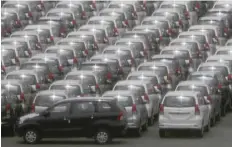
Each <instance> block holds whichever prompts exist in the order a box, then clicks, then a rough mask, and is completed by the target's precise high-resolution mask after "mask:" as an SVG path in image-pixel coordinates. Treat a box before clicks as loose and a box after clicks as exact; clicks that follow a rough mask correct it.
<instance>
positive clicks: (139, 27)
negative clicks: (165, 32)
mask: <svg viewBox="0 0 232 147" xmlns="http://www.w3.org/2000/svg"><path fill="white" fill-rule="evenodd" d="M146 28H147V29H157V30H159V29H160V28H159V27H157V25H155V24H154V25H138V26H135V27H134V28H133V29H146Z"/></svg>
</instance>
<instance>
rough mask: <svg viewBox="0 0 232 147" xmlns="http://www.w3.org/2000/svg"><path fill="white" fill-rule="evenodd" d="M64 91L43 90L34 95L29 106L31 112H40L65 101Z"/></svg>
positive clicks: (65, 94) (66, 96)
mask: <svg viewBox="0 0 232 147" xmlns="http://www.w3.org/2000/svg"><path fill="white" fill-rule="evenodd" d="M67 98H68V95H67V93H66V91H65V90H44V91H40V92H38V93H37V94H36V96H35V98H34V101H33V103H32V106H31V112H37V113H39V112H42V111H44V110H46V109H47V108H48V107H50V106H52V105H53V104H55V103H57V102H59V101H61V100H64V99H67Z"/></svg>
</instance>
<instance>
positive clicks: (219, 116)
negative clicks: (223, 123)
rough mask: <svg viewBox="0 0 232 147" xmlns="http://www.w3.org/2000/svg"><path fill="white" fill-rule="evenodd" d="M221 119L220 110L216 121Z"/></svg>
mask: <svg viewBox="0 0 232 147" xmlns="http://www.w3.org/2000/svg"><path fill="white" fill-rule="evenodd" d="M220 120H221V110H220V111H219V112H218V115H217V116H216V121H220Z"/></svg>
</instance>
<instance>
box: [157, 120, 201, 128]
mask: <svg viewBox="0 0 232 147" xmlns="http://www.w3.org/2000/svg"><path fill="white" fill-rule="evenodd" d="M201 127H202V123H201V122H200V121H195V122H191V123H172V122H170V123H167V122H166V123H162V122H159V128H160V129H200V128H201Z"/></svg>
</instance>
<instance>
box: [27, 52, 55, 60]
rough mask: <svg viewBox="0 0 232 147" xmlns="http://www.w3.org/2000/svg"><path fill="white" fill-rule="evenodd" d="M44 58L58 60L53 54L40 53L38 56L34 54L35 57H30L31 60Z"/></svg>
mask: <svg viewBox="0 0 232 147" xmlns="http://www.w3.org/2000/svg"><path fill="white" fill-rule="evenodd" d="M44 57H54V58H59V57H58V55H57V54H53V53H40V54H36V55H34V56H32V57H31V59H32V58H44Z"/></svg>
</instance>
